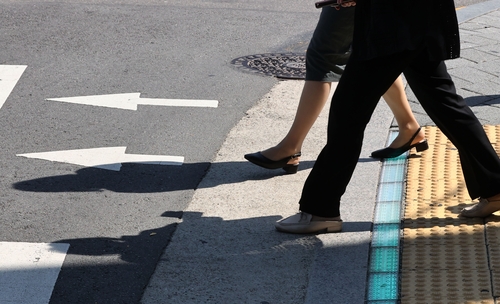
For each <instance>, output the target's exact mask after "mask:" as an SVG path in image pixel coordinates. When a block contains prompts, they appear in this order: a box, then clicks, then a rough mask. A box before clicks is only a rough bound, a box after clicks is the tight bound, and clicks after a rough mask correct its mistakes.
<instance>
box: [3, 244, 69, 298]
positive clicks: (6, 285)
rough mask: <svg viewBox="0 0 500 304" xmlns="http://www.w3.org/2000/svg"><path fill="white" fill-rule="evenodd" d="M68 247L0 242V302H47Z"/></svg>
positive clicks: (63, 245) (62, 245) (67, 245)
mask: <svg viewBox="0 0 500 304" xmlns="http://www.w3.org/2000/svg"><path fill="white" fill-rule="evenodd" d="M68 248H69V244H63V243H23V242H0V303H23V304H42V303H49V301H50V296H51V295H52V290H53V289H54V285H55V283H56V280H57V277H58V275H59V271H60V270H61V267H62V264H63V262H64V258H65V257H66V252H67V251H68Z"/></svg>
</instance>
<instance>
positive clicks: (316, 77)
mask: <svg viewBox="0 0 500 304" xmlns="http://www.w3.org/2000/svg"><path fill="white" fill-rule="evenodd" d="M353 30H354V7H352V8H345V9H341V10H336V9H335V8H333V7H325V8H323V9H322V10H321V15H320V18H319V20H318V24H317V26H316V29H315V30H314V34H313V36H312V38H311V41H310V43H309V47H308V49H307V52H306V77H305V78H306V81H305V84H304V88H303V90H302V94H301V97H300V101H299V106H298V108H297V112H296V116H295V120H294V122H293V124H292V126H291V128H290V130H289V132H288V134H287V135H286V136H285V137H284V138H283V140H282V141H281V142H280V143H279V144H278V145H277V146H274V147H272V148H269V149H267V150H264V151H261V152H257V153H251V154H246V155H245V158H246V159H247V160H249V161H251V162H252V163H254V164H257V165H260V166H262V167H265V168H269V169H273V168H277V167H279V166H282V165H283V164H286V162H287V160H289V161H288V164H297V163H298V162H299V158H298V157H291V156H295V155H296V153H297V152H300V151H301V149H302V143H303V142H304V139H305V137H306V136H307V134H308V133H309V130H310V129H311V127H312V125H313V124H314V122H315V121H316V119H317V118H318V115H319V113H320V112H321V110H322V109H323V107H324V105H325V103H326V100H327V99H328V96H329V94H330V88H331V82H332V81H338V79H339V78H340V74H341V73H342V71H343V70H342V69H341V68H340V67H338V65H345V64H346V63H347V60H348V59H349V56H350V47H351V43H352V33H353ZM287 172H288V171H287ZM292 173H293V172H292Z"/></svg>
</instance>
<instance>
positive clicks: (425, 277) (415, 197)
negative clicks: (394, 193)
mask: <svg viewBox="0 0 500 304" xmlns="http://www.w3.org/2000/svg"><path fill="white" fill-rule="evenodd" d="M423 129H424V131H425V134H426V138H427V140H428V143H429V150H427V151H424V152H422V153H419V154H417V155H414V154H412V155H410V156H409V158H408V165H407V174H406V195H405V206H404V207H405V210H404V219H403V240H402V258H401V289H400V290H401V297H400V299H401V303H408V304H419V303H425V304H429V303H440V304H441V303H442V304H447V303H449V304H457V303H492V304H493V303H494V299H493V297H495V296H499V295H500V216H495V215H494V216H490V217H489V218H487V219H485V220H483V219H479V218H472V219H468V218H460V217H458V214H459V212H460V210H461V209H462V208H464V207H465V206H468V205H470V204H473V203H475V202H472V201H471V199H470V197H469V194H468V192H467V188H466V185H465V181H464V178H463V174H462V168H461V165H460V158H459V155H458V151H457V149H456V148H455V147H454V146H453V144H451V142H450V141H449V140H448V139H447V138H446V136H444V135H443V134H442V133H441V131H440V130H439V129H438V128H437V127H425V128H423ZM484 129H485V131H486V134H487V135H488V138H489V139H490V141H491V142H492V145H493V147H494V148H495V149H496V151H500V126H484ZM490 273H491V275H490ZM497 282H498V283H497Z"/></svg>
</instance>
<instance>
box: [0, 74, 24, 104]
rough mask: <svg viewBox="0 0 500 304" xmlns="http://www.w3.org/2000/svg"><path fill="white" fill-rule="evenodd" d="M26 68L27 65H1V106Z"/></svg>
mask: <svg viewBox="0 0 500 304" xmlns="http://www.w3.org/2000/svg"><path fill="white" fill-rule="evenodd" d="M26 68H27V66H26V65H0V108H2V106H3V104H4V103H5V101H6V100H7V98H8V97H9V95H10V93H11V92H12V90H13V89H14V87H15V86H16V83H17V81H18V80H19V78H21V75H23V73H24V70H26Z"/></svg>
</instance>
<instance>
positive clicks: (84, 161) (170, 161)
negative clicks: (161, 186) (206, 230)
mask: <svg viewBox="0 0 500 304" xmlns="http://www.w3.org/2000/svg"><path fill="white" fill-rule="evenodd" d="M126 149H127V147H109V148H94V149H79V150H65V151H51V152H41V153H26V154H17V155H16V156H22V157H27V158H36V159H44V160H49V161H55V162H61V163H69V164H74V165H80V166H84V167H95V168H100V169H106V170H112V171H120V168H121V166H122V163H139V164H148V165H174V166H179V165H182V163H183V162H184V157H182V156H167V155H143V154H125V150H126Z"/></svg>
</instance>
